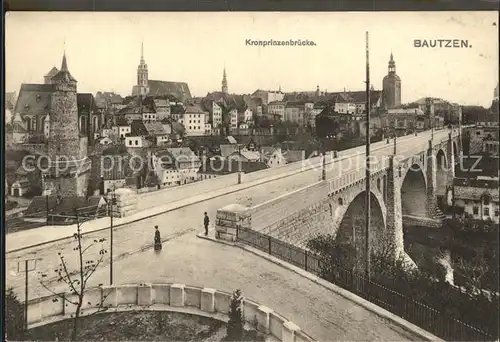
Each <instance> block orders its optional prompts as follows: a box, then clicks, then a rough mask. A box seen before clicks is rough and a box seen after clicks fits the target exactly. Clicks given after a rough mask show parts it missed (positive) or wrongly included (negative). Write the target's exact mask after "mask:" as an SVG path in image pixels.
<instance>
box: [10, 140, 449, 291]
mask: <svg viewBox="0 0 500 342" xmlns="http://www.w3.org/2000/svg"><path fill="white" fill-rule="evenodd" d="M428 135H429V136H430V133H429V134H428ZM439 135H441V136H442V137H444V136H447V132H445V131H442V132H441V133H439ZM435 138H441V137H439V136H438V134H435ZM400 141H401V146H400V147H399V149H400V151H403V150H410V151H411V150H414V149H416V150H418V149H419V148H420V147H419V145H421V144H422V141H424V142H425V141H427V139H426V137H425V134H421V135H419V136H418V137H414V136H407V137H405V138H401V139H400ZM417 142H418V143H417ZM382 146H384V148H383V149H379V150H376V151H374V155H378V156H381V155H389V154H391V153H392V144H389V145H385V144H382ZM353 160H354V161H355V162H356V163H357V164H355V165H361V166H362V165H364V157H363V156H362V155H360V156H358V157H356V158H350V159H347V160H342V161H339V162H337V163H335V164H332V165H334V166H335V167H330V168H328V173H327V176H328V177H329V178H331V177H335V176H337V175H338V174H339V172H340V170H347V169H349V166H352V165H353ZM344 172H345V171H344ZM320 177H321V169H320V168H318V169H314V170H310V171H306V172H302V173H300V174H298V175H295V176H291V177H286V178H282V179H279V180H275V181H273V182H271V183H267V184H264V185H261V186H256V187H252V188H248V189H244V190H240V191H238V192H237V193H233V194H229V195H225V196H221V197H218V198H213V199H209V200H207V201H204V202H201V203H198V204H193V205H190V206H187V207H184V208H181V209H177V210H175V211H172V212H168V213H165V214H161V215H159V216H156V217H153V218H150V219H147V220H144V221H139V222H135V223H131V224H128V225H126V226H122V227H119V228H116V230H115V232H114V242H113V253H114V256H115V257H118V256H125V255H127V254H129V253H133V252H134V251H137V250H141V249H142V248H144V247H145V246H147V245H149V244H151V241H152V237H153V227H154V226H155V225H159V226H160V229H161V231H162V236H163V237H164V238H169V237H175V236H177V234H180V233H182V232H188V231H190V230H192V229H199V228H200V227H202V219H203V212H205V211H206V212H208V214H209V216H210V217H211V218H212V221H214V217H215V214H216V212H217V209H219V208H221V207H223V206H225V205H228V204H231V203H240V204H242V205H248V206H250V205H256V204H259V203H263V202H265V201H267V200H270V199H273V198H276V197H279V196H280V195H283V194H286V193H289V192H291V191H293V190H297V189H300V188H302V187H304V186H306V185H309V184H311V183H314V182H316V181H318V180H319V179H320ZM186 195H187V196H189V195H191V196H192V194H191V193H188V194H186ZM87 224H91V222H89V223H87ZM212 224H213V222H212ZM100 238H106V239H108V241H107V242H106V243H105V248H107V249H108V250H109V231H101V232H95V233H91V234H88V235H86V236H85V241H86V242H88V243H90V242H91V241H93V240H94V239H100ZM73 248H74V243H73V242H72V241H71V240H64V241H59V242H54V243H52V244H49V245H43V246H40V247H33V248H30V249H26V250H22V251H18V252H14V253H9V254H7V255H6V277H7V279H6V281H7V284H8V285H9V286H13V287H15V288H19V287H21V286H24V278H23V275H22V274H18V273H17V267H18V265H17V263H18V261H19V260H22V259H23V258H41V259H42V260H40V261H39V262H38V266H37V268H38V270H39V271H40V272H48V271H50V272H49V273H50V274H49V275H54V269H55V267H57V265H58V264H59V257H58V255H57V253H58V252H61V253H63V254H64V255H70V254H72V253H73V254H74V253H75V252H74V251H72V249H73ZM98 250H99V248H97V246H95V248H91V249H89V250H88V257H89V258H93V259H95V258H96V256H97V252H98ZM67 259H68V260H69V261H68V263H69V264H68V267H69V268H70V269H76V266H77V264H76V263H75V262H76V258H74V257H73V258H69V257H67ZM30 296H31V295H30Z"/></svg>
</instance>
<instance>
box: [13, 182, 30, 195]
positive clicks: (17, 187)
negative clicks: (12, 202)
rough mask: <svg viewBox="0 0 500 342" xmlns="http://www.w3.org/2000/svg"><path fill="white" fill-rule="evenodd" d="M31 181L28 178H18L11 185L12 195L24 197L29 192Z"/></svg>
mask: <svg viewBox="0 0 500 342" xmlns="http://www.w3.org/2000/svg"><path fill="white" fill-rule="evenodd" d="M30 189H31V182H30V181H29V180H28V179H27V178H23V179H19V180H16V181H15V182H14V183H12V185H11V187H10V195H11V196H13V197H22V196H24V195H26V194H27V193H29V191H30Z"/></svg>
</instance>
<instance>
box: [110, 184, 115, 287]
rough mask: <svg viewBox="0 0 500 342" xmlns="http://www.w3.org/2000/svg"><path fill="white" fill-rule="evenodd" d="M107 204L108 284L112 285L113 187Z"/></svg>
mask: <svg viewBox="0 0 500 342" xmlns="http://www.w3.org/2000/svg"><path fill="white" fill-rule="evenodd" d="M108 204H109V218H110V225H109V285H113V215H114V205H116V193H115V189H113V192H112V193H111V194H110V196H109V198H108Z"/></svg>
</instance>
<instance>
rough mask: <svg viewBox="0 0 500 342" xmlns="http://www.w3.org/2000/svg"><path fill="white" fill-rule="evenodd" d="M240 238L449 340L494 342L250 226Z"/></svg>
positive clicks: (241, 231)
mask: <svg viewBox="0 0 500 342" xmlns="http://www.w3.org/2000/svg"><path fill="white" fill-rule="evenodd" d="M236 238H237V241H239V242H241V243H243V244H246V245H249V246H251V247H254V248H257V249H259V250H261V251H264V252H266V253H269V254H270V255H272V256H274V257H277V258H279V259H281V260H284V261H286V262H289V263H290V264H292V265H295V266H297V267H300V268H302V269H304V270H306V271H308V272H311V273H313V274H315V275H317V276H319V277H322V278H324V277H325V274H326V273H328V277H327V278H328V280H329V281H331V282H332V283H334V284H336V285H338V286H340V287H342V288H344V289H346V290H348V291H350V292H353V293H355V294H356V295H358V296H360V297H362V298H364V299H366V300H368V301H370V302H372V303H374V304H376V305H378V306H380V307H382V308H384V309H386V310H388V311H390V312H392V313H394V314H396V315H398V316H400V317H401V318H403V319H405V320H407V321H409V322H411V323H413V324H415V325H417V326H419V327H420V328H422V329H424V330H427V331H429V332H431V333H432V334H434V335H436V336H438V337H440V338H442V339H445V340H447V341H494V340H496V338H495V337H493V334H489V333H488V332H485V331H483V330H481V329H478V328H476V327H473V326H472V325H470V324H467V323H465V322H462V321H460V320H458V319H456V318H453V317H450V316H448V315H446V314H444V313H441V312H439V311H438V310H435V309H433V308H431V307H429V306H428V305H425V304H423V303H420V302H418V301H415V300H413V299H412V298H410V297H407V296H405V295H403V294H400V293H398V292H397V291H394V290H392V289H390V288H389V287H386V286H383V285H381V284H378V283H376V282H373V281H370V280H368V279H366V278H365V277H364V276H362V275H359V274H358V273H355V272H353V271H349V270H346V269H343V268H342V267H339V266H337V265H335V266H332V265H330V264H327V262H326V261H325V260H324V259H323V258H321V257H320V256H318V255H316V254H313V253H311V252H309V251H307V250H305V249H302V248H299V247H297V246H293V245H291V244H289V243H286V242H283V241H280V240H278V239H276V238H273V237H272V236H269V235H266V234H263V233H260V232H258V231H255V230H251V229H248V228H243V227H238V228H237V234H236Z"/></svg>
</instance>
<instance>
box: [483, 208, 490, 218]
mask: <svg viewBox="0 0 500 342" xmlns="http://www.w3.org/2000/svg"><path fill="white" fill-rule="evenodd" d="M483 211H484V216H490V208H484V210H483Z"/></svg>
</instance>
